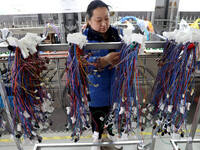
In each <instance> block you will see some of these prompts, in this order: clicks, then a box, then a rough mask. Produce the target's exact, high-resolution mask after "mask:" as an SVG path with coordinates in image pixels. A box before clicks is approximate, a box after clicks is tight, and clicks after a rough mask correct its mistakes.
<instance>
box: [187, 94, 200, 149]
mask: <svg viewBox="0 0 200 150" xmlns="http://www.w3.org/2000/svg"><path fill="white" fill-rule="evenodd" d="M199 120H200V97H199V100H198V104H197V107H196V111H195V114H194V118H193V121H192V126H191V131H190V134H189V136H190V137H191V138H192V140H193V139H194V136H195V133H196V130H197V126H198V122H199ZM185 150H192V143H191V142H188V143H187V145H186V148H185Z"/></svg>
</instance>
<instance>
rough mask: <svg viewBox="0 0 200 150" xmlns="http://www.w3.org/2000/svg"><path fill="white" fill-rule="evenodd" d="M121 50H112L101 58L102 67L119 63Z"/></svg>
mask: <svg viewBox="0 0 200 150" xmlns="http://www.w3.org/2000/svg"><path fill="white" fill-rule="evenodd" d="M119 59H120V52H111V53H109V54H107V55H106V56H104V57H101V58H100V62H101V66H102V68H104V67H106V66H108V65H111V68H112V67H113V66H115V65H116V64H117V63H119Z"/></svg>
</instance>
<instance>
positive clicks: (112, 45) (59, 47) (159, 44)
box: [0, 41, 166, 52]
mask: <svg viewBox="0 0 200 150" xmlns="http://www.w3.org/2000/svg"><path fill="white" fill-rule="evenodd" d="M165 43H166V42H165V41H146V42H145V47H146V48H163V47H164V44H165ZM122 44H123V43H122V42H104V43H87V44H86V45H85V46H84V48H85V49H88V50H92V49H93V50H94V49H95V50H100V49H120V48H121V47H122ZM69 47H70V45H69V44H66V43H65V44H39V45H38V50H39V51H66V50H68V49H69ZM0 51H1V52H6V51H8V48H7V46H1V47H0Z"/></svg>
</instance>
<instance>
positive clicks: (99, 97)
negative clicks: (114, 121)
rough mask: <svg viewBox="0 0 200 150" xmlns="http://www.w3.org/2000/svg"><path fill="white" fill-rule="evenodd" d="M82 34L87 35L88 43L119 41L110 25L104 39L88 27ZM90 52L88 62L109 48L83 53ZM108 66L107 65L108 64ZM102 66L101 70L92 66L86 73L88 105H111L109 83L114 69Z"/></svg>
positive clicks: (85, 51)
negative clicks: (90, 71)
mask: <svg viewBox="0 0 200 150" xmlns="http://www.w3.org/2000/svg"><path fill="white" fill-rule="evenodd" d="M83 34H84V35H86V36H87V40H88V42H89V43H98V42H119V41H121V39H120V37H119V35H118V31H117V30H116V29H115V28H113V27H111V26H110V28H109V29H108V31H107V33H106V34H107V39H104V38H103V37H102V36H101V34H99V33H98V32H96V31H94V30H93V29H91V28H90V27H88V28H86V29H85V31H83ZM88 52H90V53H92V56H91V57H89V58H88V61H89V62H95V61H96V60H97V58H99V57H102V56H105V55H107V54H108V53H109V52H111V51H110V50H107V49H105V50H84V53H85V54H86V53H88ZM108 67H109V66H108ZM108 67H106V68H104V69H103V70H102V71H98V72H96V71H95V70H96V68H93V72H92V73H91V74H89V75H88V78H89V82H88V89H89V96H90V102H89V106H90V107H103V106H110V105H112V101H111V85H112V81H113V76H114V72H115V70H114V69H108Z"/></svg>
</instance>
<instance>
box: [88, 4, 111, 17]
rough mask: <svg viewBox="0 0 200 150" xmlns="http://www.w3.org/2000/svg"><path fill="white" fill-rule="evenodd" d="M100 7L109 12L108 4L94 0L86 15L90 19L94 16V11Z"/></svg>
mask: <svg viewBox="0 0 200 150" xmlns="http://www.w3.org/2000/svg"><path fill="white" fill-rule="evenodd" d="M99 7H106V8H107V9H108V11H109V8H108V7H109V5H107V4H106V3H104V2H103V1H101V0H93V1H92V2H90V4H89V5H88V7H87V11H86V15H87V17H88V19H90V18H91V17H92V15H93V10H95V9H96V8H99Z"/></svg>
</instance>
